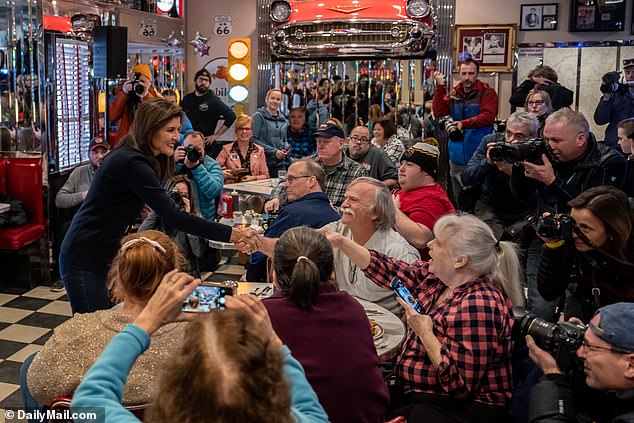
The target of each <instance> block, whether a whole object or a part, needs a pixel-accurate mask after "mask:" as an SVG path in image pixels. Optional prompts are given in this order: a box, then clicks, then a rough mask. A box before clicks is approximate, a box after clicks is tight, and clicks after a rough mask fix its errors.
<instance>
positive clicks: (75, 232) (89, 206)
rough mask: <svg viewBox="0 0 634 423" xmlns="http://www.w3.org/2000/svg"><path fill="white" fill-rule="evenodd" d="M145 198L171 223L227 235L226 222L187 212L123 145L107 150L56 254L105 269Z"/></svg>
mask: <svg viewBox="0 0 634 423" xmlns="http://www.w3.org/2000/svg"><path fill="white" fill-rule="evenodd" d="M144 204H147V205H149V206H150V207H151V208H152V210H154V211H155V212H156V213H157V214H158V215H159V216H161V217H162V218H163V220H164V222H165V223H166V224H167V225H169V226H170V227H172V228H174V229H178V230H181V231H184V232H188V233H191V234H194V235H198V236H202V237H205V238H208V239H214V240H218V241H228V240H229V238H230V236H231V228H230V227H229V226H225V225H220V224H218V223H213V222H208V221H206V220H204V219H201V218H199V217H196V216H193V215H191V214H189V213H186V212H184V211H182V210H181V209H180V207H178V206H177V205H176V204H175V203H174V201H173V200H172V199H171V198H170V197H169V195H168V194H167V192H166V191H165V189H164V188H163V186H162V184H161V182H160V181H159V178H158V177H157V175H156V173H155V172H154V169H153V167H152V163H151V162H150V159H148V157H146V156H145V155H144V154H143V153H141V152H140V151H139V150H137V149H135V148H132V147H128V146H122V147H120V148H116V149H115V150H114V151H113V152H111V153H110V154H108V156H107V157H106V159H105V160H104V161H103V164H102V165H101V167H100V168H99V172H97V173H96V175H95V179H93V181H92V184H91V185H90V190H89V191H88V195H87V196H86V200H85V201H84V203H83V205H82V207H81V208H80V209H79V211H78V212H77V214H76V215H75V217H74V219H73V222H72V223H71V226H70V228H69V230H68V232H67V233H66V237H65V238H64V241H63V243H62V248H61V253H60V256H66V258H67V259H69V260H70V263H71V264H72V265H73V266H75V267H76V268H79V269H83V270H88V271H91V272H93V273H97V274H103V275H106V274H107V272H108V267H109V266H110V262H111V261H112V259H113V258H114V256H115V255H116V253H117V250H118V249H119V243H120V241H121V238H123V235H124V233H125V230H126V228H127V227H128V226H129V225H132V224H133V223H134V222H135V220H136V218H137V216H138V215H139V212H140V211H141V210H142V209H143V206H144Z"/></svg>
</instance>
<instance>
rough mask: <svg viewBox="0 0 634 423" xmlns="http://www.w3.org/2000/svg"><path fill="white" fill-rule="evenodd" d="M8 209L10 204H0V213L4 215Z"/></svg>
mask: <svg viewBox="0 0 634 423" xmlns="http://www.w3.org/2000/svg"><path fill="white" fill-rule="evenodd" d="M10 208H11V205H10V204H7V203H0V213H6V212H8V211H9V209H10Z"/></svg>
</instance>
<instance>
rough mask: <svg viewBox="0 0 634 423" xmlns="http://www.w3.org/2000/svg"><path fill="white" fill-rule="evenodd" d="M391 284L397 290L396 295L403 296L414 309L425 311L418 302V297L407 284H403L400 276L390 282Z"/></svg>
mask: <svg viewBox="0 0 634 423" xmlns="http://www.w3.org/2000/svg"><path fill="white" fill-rule="evenodd" d="M390 286H391V287H392V289H393V290H394V291H395V292H396V295H398V296H399V297H401V298H402V299H403V301H405V302H406V303H407V304H409V305H410V307H412V308H413V309H414V310H416V311H417V312H419V313H422V312H423V308H422V307H421V305H420V304H419V303H418V301H417V300H416V298H414V296H413V295H412V293H411V292H409V289H407V288H406V287H405V285H404V284H403V281H402V280H400V279H399V278H398V276H396V277H394V279H392V282H390Z"/></svg>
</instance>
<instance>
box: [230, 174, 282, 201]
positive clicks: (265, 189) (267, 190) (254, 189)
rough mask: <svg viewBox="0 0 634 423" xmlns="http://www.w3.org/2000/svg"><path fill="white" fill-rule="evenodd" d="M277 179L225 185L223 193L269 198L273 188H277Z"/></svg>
mask: <svg viewBox="0 0 634 423" xmlns="http://www.w3.org/2000/svg"><path fill="white" fill-rule="evenodd" d="M278 182H279V179H278V178H271V179H261V180H259V181H250V182H238V183H235V184H226V185H225V186H224V190H225V191H236V192H237V193H238V194H249V195H261V196H262V197H266V198H270V197H271V192H273V188H275V187H276V186H277V184H278Z"/></svg>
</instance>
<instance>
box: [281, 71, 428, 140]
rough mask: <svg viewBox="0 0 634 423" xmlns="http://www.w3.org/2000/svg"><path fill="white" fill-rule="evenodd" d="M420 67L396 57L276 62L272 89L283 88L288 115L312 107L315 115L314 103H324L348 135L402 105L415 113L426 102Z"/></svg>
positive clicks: (283, 109)
mask: <svg viewBox="0 0 634 423" xmlns="http://www.w3.org/2000/svg"><path fill="white" fill-rule="evenodd" d="M420 64H421V61H420V60H391V59H380V60H349V61H327V62H326V61H321V62H312V61H287V62H276V63H273V66H272V67H273V69H272V72H271V78H272V80H271V81H270V86H271V87H278V88H280V89H282V92H283V94H284V95H283V96H282V106H281V109H282V111H283V112H284V113H285V114H288V112H289V111H290V110H291V109H292V108H293V107H307V108H308V110H309V113H310V110H311V102H313V103H314V102H315V101H322V102H324V104H326V106H327V107H328V109H329V115H330V116H332V117H335V118H337V119H339V120H340V121H341V122H342V123H343V124H344V127H345V129H346V132H347V133H348V132H349V131H350V130H351V129H352V128H353V127H354V126H356V125H359V124H366V123H367V122H368V120H369V119H374V118H375V116H376V115H377V114H378V113H379V112H380V113H382V114H388V113H390V112H394V111H395V110H396V109H397V108H398V105H401V107H400V110H399V111H401V113H402V112H403V108H404V107H405V109H406V113H407V112H409V110H410V109H411V113H414V112H415V111H416V108H417V107H419V106H421V105H422V104H423V103H424V96H423V95H422V91H423V86H424V85H425V79H424V75H425V73H424V72H423V74H422V77H417V76H416V74H415V70H416V68H417V66H420ZM417 100H418V101H417ZM406 106H410V107H406Z"/></svg>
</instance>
